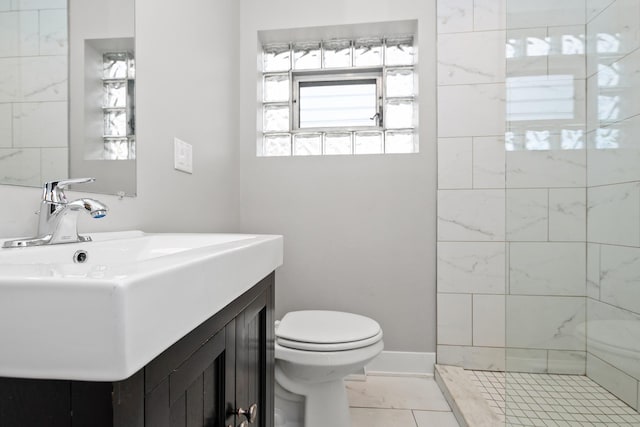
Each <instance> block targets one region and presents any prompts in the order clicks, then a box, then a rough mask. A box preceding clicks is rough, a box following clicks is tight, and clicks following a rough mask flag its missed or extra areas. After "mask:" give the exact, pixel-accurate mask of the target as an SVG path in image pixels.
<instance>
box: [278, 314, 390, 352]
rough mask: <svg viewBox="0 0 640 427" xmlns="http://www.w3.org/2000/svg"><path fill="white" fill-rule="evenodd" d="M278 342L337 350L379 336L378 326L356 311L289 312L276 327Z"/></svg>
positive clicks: (285, 344) (367, 343)
mask: <svg viewBox="0 0 640 427" xmlns="http://www.w3.org/2000/svg"><path fill="white" fill-rule="evenodd" d="M276 337H277V341H278V344H280V345H283V346H285V347H289V348H296V349H300V350H311V351H338V350H350V349H354V348H360V347H364V346H367V345H370V344H373V343H375V342H377V341H379V340H380V339H381V338H382V330H381V329H380V325H379V324H378V322H376V321H375V320H373V319H370V318H368V317H365V316H360V315H359V314H353V313H343V312H340V311H324V310H303V311H292V312H289V313H287V314H285V316H284V317H283V318H282V320H281V321H280V322H279V325H278V327H277V329H276Z"/></svg>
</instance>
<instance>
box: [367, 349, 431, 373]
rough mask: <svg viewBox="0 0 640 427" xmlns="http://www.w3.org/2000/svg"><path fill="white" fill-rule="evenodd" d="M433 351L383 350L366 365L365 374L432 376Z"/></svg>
mask: <svg viewBox="0 0 640 427" xmlns="http://www.w3.org/2000/svg"><path fill="white" fill-rule="evenodd" d="M435 363H436V354H435V353H418V352H409V351H383V352H382V353H380V354H379V355H378V357H376V358H375V359H373V360H372V361H371V362H369V364H368V365H367V366H365V372H366V374H367V375H389V376H420V377H432V376H433V369H434V365H435Z"/></svg>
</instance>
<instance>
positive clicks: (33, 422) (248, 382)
mask: <svg viewBox="0 0 640 427" xmlns="http://www.w3.org/2000/svg"><path fill="white" fill-rule="evenodd" d="M273 306H274V273H271V274H269V275H268V276H267V277H265V278H264V279H262V280H261V281H260V282H259V283H257V284H256V285H255V286H253V287H252V288H251V289H249V290H248V291H247V292H245V293H244V294H243V295H241V296H240V297H238V298H237V299H235V300H234V301H233V302H232V303H231V304H229V305H227V306H226V307H225V308H224V309H222V310H221V311H219V312H218V313H216V314H215V315H214V316H212V317H211V318H209V319H208V320H207V321H205V322H204V323H202V324H201V325H200V326H198V327H197V328H196V329H194V330H193V331H191V332H190V333H189V334H188V335H186V336H185V337H183V338H182V339H180V340H179V341H178V342H176V343H175V344H173V345H172V346H171V347H169V348H168V349H167V350H165V351H164V352H163V353H162V354H160V355H159V356H157V357H156V358H155V359H153V360H152V361H151V362H149V363H148V364H147V365H146V366H145V367H143V368H142V369H140V370H139V371H138V372H137V373H135V374H134V375H133V376H131V377H129V378H127V379H125V380H122V381H118V382H86V381H66V380H37V379H21V378H0V426H1V427H228V426H232V427H238V426H242V427H253V426H259V427H273V414H274V406H273V405H274V396H273V384H274V373H273V372H274V329H273V328H274V326H273V325H274V318H273V316H274V315H273ZM167 316H171V313H167ZM0 351H2V350H1V347H0ZM42 357H47V355H45V354H43V355H42Z"/></svg>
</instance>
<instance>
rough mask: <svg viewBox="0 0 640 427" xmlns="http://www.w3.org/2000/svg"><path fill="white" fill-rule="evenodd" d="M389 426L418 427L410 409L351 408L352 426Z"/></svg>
mask: <svg viewBox="0 0 640 427" xmlns="http://www.w3.org/2000/svg"><path fill="white" fill-rule="evenodd" d="M436 425H438V424H436ZM389 426H394V427H416V422H415V420H414V418H413V414H412V413H411V411H410V410H408V409H377V408H351V427H389ZM443 427H444V426H443Z"/></svg>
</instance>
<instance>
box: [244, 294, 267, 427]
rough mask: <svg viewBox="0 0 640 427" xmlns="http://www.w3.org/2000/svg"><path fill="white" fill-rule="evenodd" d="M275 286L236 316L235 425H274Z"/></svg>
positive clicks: (257, 426)
mask: <svg viewBox="0 0 640 427" xmlns="http://www.w3.org/2000/svg"><path fill="white" fill-rule="evenodd" d="M272 289H273V288H271V287H270V288H269V289H267V291H266V292H264V293H262V294H261V295H260V296H259V297H258V298H256V299H255V300H254V301H253V303H251V304H250V305H249V306H248V307H247V308H246V309H245V310H244V311H243V312H242V313H241V314H240V315H239V316H238V317H237V318H236V380H235V386H236V394H235V396H236V413H237V414H238V415H237V418H236V419H237V421H236V425H240V423H242V422H243V421H247V422H248V423H249V425H250V426H251V427H252V426H256V427H272V426H273V386H272V384H273V310H272V307H273V305H272V304H271V303H270V302H271V301H272V298H273V292H272Z"/></svg>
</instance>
